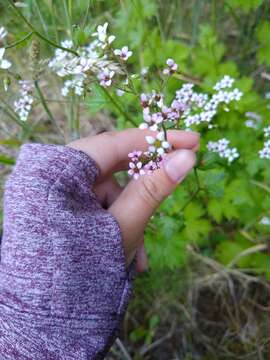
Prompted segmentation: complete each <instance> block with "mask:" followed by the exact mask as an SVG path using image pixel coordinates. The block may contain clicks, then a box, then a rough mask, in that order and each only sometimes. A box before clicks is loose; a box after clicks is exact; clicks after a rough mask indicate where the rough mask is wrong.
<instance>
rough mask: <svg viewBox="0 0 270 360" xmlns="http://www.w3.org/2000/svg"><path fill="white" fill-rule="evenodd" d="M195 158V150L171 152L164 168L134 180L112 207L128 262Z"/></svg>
mask: <svg viewBox="0 0 270 360" xmlns="http://www.w3.org/2000/svg"><path fill="white" fill-rule="evenodd" d="M195 161H196V157H195V154H194V152H193V151H191V150H177V151H175V152H173V153H171V154H169V155H168V156H167V157H166V159H165V161H164V164H163V166H162V168H161V169H158V170H156V171H155V172H154V173H153V174H151V175H145V176H142V177H140V178H139V179H138V180H132V181H130V183H129V184H128V185H127V186H126V188H125V189H124V190H123V191H122V193H121V194H120V196H119V197H118V198H117V200H116V201H115V202H114V203H113V204H112V206H111V207H110V208H109V212H110V213H111V214H112V215H113V216H114V217H115V218H116V220H117V221H118V223H119V225H120V229H121V232H122V237H123V242H124V243H123V246H124V250H125V255H126V260H127V263H128V264H129V263H130V262H131V261H132V258H133V257H134V255H135V253H136V250H137V247H138V245H139V241H140V239H141V238H142V236H143V232H144V229H145V227H146V224H147V222H148V221H149V219H150V217H151V216H152V214H153V213H154V211H155V210H156V209H157V208H158V206H159V205H160V203H161V202H162V201H163V200H164V199H165V198H166V197H167V196H168V195H170V194H171V193H172V192H173V190H174V189H175V188H176V186H177V184H179V183H180V182H181V181H182V180H183V179H184V178H185V176H186V175H187V174H188V172H189V171H190V170H191V169H192V168H193V166H194V165H195Z"/></svg>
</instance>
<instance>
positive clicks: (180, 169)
mask: <svg viewBox="0 0 270 360" xmlns="http://www.w3.org/2000/svg"><path fill="white" fill-rule="evenodd" d="M195 161H196V158H195V155H194V153H193V152H192V151H191V150H178V151H176V152H175V153H174V154H173V155H171V156H170V157H168V159H167V160H165V164H164V169H165V171H166V173H167V175H168V176H169V178H170V179H171V180H172V181H173V182H176V183H178V182H179V181H181V180H182V179H183V178H184V177H185V176H186V175H187V173H188V172H189V171H190V170H191V169H192V168H193V166H194V165H195Z"/></svg>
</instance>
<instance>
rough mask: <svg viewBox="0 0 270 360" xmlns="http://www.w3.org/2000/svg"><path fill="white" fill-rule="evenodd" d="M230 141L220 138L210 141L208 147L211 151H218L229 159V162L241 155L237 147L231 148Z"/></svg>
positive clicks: (221, 155) (222, 156)
mask: <svg viewBox="0 0 270 360" xmlns="http://www.w3.org/2000/svg"><path fill="white" fill-rule="evenodd" d="M229 144H230V141H229V140H228V139H225V138H223V139H220V140H218V141H209V143H208V144H207V149H208V150H209V151H211V152H215V153H217V154H218V155H219V156H220V157H221V158H225V159H227V160H228V162H229V164H230V163H231V162H232V161H234V160H235V159H237V158H238V157H239V153H238V151H237V149H236V148H230V147H229V146H228V145H229Z"/></svg>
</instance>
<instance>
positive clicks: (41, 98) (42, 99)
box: [34, 80, 64, 138]
mask: <svg viewBox="0 0 270 360" xmlns="http://www.w3.org/2000/svg"><path fill="white" fill-rule="evenodd" d="M34 84H35V88H36V91H37V94H38V97H39V100H40V102H41V104H42V106H43V108H44V110H45V111H46V113H47V115H48V117H49V119H50V120H51V123H52V126H53V127H54V129H55V130H56V131H57V133H58V134H59V135H60V136H61V137H62V138H64V136H63V134H62V132H61V130H60V129H59V127H58V125H57V123H56V121H55V119H54V117H53V115H52V113H51V111H50V109H49V108H48V105H47V103H46V101H45V98H44V95H43V93H42V91H41V89H40V86H39V83H38V80H35V82H34Z"/></svg>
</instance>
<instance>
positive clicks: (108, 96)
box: [100, 86, 138, 127]
mask: <svg viewBox="0 0 270 360" xmlns="http://www.w3.org/2000/svg"><path fill="white" fill-rule="evenodd" d="M100 88H101V90H102V91H103V92H104V94H105V95H106V96H107V98H108V99H109V100H110V101H111V102H112V104H113V105H114V106H115V107H116V108H117V110H118V111H119V112H120V113H121V114H122V115H123V116H124V117H125V118H126V119H127V120H128V121H129V122H130V123H131V124H132V125H133V126H136V127H137V126H138V125H137V124H136V122H135V121H134V120H133V119H132V118H131V117H130V116H129V114H128V113H127V112H126V111H125V110H123V108H122V107H121V106H120V105H119V104H118V102H117V101H116V100H115V99H114V98H113V97H112V96H111V94H110V93H109V91H108V90H107V89H105V88H104V87H103V86H100Z"/></svg>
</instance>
